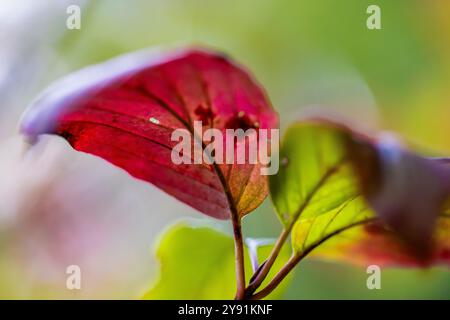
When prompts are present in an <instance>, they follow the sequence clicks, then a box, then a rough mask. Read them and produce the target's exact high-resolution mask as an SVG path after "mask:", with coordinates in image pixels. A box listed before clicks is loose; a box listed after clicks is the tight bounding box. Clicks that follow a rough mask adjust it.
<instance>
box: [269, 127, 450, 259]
mask: <svg viewBox="0 0 450 320" xmlns="http://www.w3.org/2000/svg"><path fill="white" fill-rule="evenodd" d="M280 157H281V163H282V166H281V167H280V171H279V174H278V175H276V176H271V177H270V192H271V196H272V199H273V202H274V204H275V207H276V209H277V213H278V216H279V217H280V220H281V221H282V223H283V224H284V225H285V228H288V229H289V228H292V233H291V240H292V247H293V251H294V255H295V256H296V257H298V259H301V258H303V257H304V256H306V255H308V254H312V255H315V256H318V257H321V258H327V259H335V260H336V259H339V260H345V261H349V262H353V263H363V264H366V263H367V262H371V263H377V264H380V265H418V264H420V265H424V264H432V263H450V257H449V255H448V252H449V249H450V224H449V222H448V215H446V214H445V209H444V210H442V208H443V207H442V206H443V202H444V201H445V200H446V199H448V198H449V194H450V192H449V191H450V190H449V185H450V184H449V181H450V178H449V177H450V176H449V168H448V167H446V166H445V165H442V164H440V163H438V162H437V161H432V160H429V159H425V158H422V157H419V156H416V155H414V154H412V153H410V152H408V151H406V150H403V149H402V148H400V147H398V146H397V145H393V144H392V143H390V144H386V143H384V144H383V143H381V142H378V141H377V142H375V140H371V139H369V138H367V137H365V136H363V135H361V134H357V133H355V132H353V131H351V130H350V129H348V128H346V127H344V126H340V125H337V124H334V123H328V122H326V121H309V122H302V123H296V124H294V125H293V126H291V127H290V128H289V129H288V131H287V133H286V135H285V138H284V140H283V142H282V145H281V150H280ZM438 215H441V217H440V218H437V216H438ZM428 228H430V234H431V235H430V246H429V248H428V246H425V245H424V244H425V243H427V241H428V238H427V237H428ZM431 244H432V245H431ZM425 248H426V249H427V250H429V251H427V252H426V255H422V254H423V253H424V251H423V250H422V249H425Z"/></svg>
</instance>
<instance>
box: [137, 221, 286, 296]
mask: <svg viewBox="0 0 450 320" xmlns="http://www.w3.org/2000/svg"><path fill="white" fill-rule="evenodd" d="M271 249H272V246H269V245H264V246H260V247H259V248H258V250H257V253H258V255H260V256H261V257H263V259H265V257H267V256H268V255H269V253H270V251H271ZM244 253H245V256H244V259H245V267H246V277H247V279H250V277H251V275H252V272H251V270H252V269H251V264H250V260H249V255H248V249H247V247H246V248H245V252H244ZM157 256H158V258H159V261H160V264H161V271H160V276H159V279H158V280H157V282H156V284H155V285H154V286H153V287H152V289H151V290H150V291H149V292H147V293H146V294H145V295H144V299H188V300H189V299H233V298H234V295H235V293H236V278H235V271H234V270H235V266H234V245H233V239H232V238H231V237H230V236H228V235H226V234H224V233H220V232H218V231H215V230H214V229H211V228H205V227H200V226H193V225H189V224H187V223H178V224H177V225H175V226H173V227H171V228H170V229H169V230H167V232H166V233H164V235H163V238H162V239H161V241H160V243H159V245H158V249H157ZM263 259H259V262H262V261H263ZM288 259H289V250H287V247H285V248H284V249H283V250H282V251H281V252H280V255H279V257H278V260H277V262H276V263H275V265H274V269H273V271H272V272H270V273H269V275H268V278H267V279H266V280H265V281H264V282H263V284H262V285H263V286H265V285H266V284H267V283H268V281H269V280H270V279H271V278H272V277H273V276H274V275H275V273H276V270H278V269H280V268H281V267H282V266H283V264H284V263H286V261H287V260H288ZM288 281H289V278H288V279H287V280H285V281H284V282H283V285H281V286H280V287H278V288H277V290H275V291H274V292H273V293H272V294H270V295H269V296H268V299H277V298H280V296H281V293H282V292H283V291H285V289H286V285H287V283H288Z"/></svg>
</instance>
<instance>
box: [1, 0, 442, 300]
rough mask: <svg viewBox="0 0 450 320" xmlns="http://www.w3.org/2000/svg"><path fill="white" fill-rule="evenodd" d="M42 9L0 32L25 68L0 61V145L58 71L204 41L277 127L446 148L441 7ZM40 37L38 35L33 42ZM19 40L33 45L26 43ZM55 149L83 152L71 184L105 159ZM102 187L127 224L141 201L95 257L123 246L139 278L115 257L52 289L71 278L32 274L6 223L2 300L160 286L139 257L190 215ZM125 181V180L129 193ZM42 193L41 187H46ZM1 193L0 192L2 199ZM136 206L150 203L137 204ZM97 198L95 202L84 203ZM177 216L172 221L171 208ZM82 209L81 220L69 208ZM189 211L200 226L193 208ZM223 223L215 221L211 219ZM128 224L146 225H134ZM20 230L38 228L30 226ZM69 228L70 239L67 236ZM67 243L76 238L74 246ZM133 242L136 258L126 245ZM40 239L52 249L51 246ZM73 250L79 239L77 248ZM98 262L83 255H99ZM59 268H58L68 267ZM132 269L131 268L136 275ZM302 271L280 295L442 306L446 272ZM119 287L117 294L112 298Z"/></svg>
mask: <svg viewBox="0 0 450 320" xmlns="http://www.w3.org/2000/svg"><path fill="white" fill-rule="evenodd" d="M0 2H1V3H2V4H1V5H3V3H5V4H6V3H7V2H8V3H9V7H8V8H9V9H8V10H10V11H6V14H7V15H12V14H16V13H17V11H16V10H24V9H23V8H28V9H30V8H34V5H33V4H32V2H33V1H24V3H25V5H24V6H25V7H21V8H19V7H18V6H19V5H18V3H20V2H21V1H17V0H16V1H8V0H1V1H0ZM43 2H45V1H42V3H43ZM39 3H41V1H39ZM72 3H78V4H80V5H81V6H82V20H81V21H82V22H81V23H82V24H81V30H67V28H66V27H65V19H66V18H67V14H66V12H65V9H66V7H67V6H68V5H69V4H72ZM370 4H377V5H379V6H380V8H381V25H382V29H381V30H368V29H367V27H366V19H367V17H368V14H367V13H366V9H367V7H368V6H369V5H370ZM27 6H28V7H27ZM45 8H46V9H45V10H39V9H37V8H34V9H30V10H35V11H32V14H31V15H29V16H28V20H27V19H25V18H21V19H22V20H18V21H20V23H21V24H22V29H23V32H22V33H20V34H18V35H17V34H14V32H16V33H17V30H18V29H16V28H13V27H11V26H13V24H11V25H8V24H7V23H5V22H3V25H1V24H0V25H1V26H2V29H3V30H1V31H0V32H1V35H2V36H3V37H4V39H6V40H7V39H9V38H8V37H10V38H11V39H16V40H17V39H18V40H19V41H21V46H18V48H19V49H18V50H20V54H21V55H20V57H22V58H21V59H22V60H18V61H16V60H8V59H7V58H5V57H8V56H7V55H6V54H3V55H0V59H3V60H0V65H4V68H3V69H5V68H6V67H8V68H10V67H11V66H12V65H13V63H16V64H17V65H22V66H23V65H24V63H26V65H27V67H26V68H25V70H22V69H20V68H18V69H13V70H15V71H13V72H9V73H5V74H6V75H7V76H5V78H4V79H6V80H5V81H4V82H3V87H0V90H2V91H0V93H1V94H2V96H3V98H4V99H6V97H7V98H8V99H7V100H6V101H7V103H6V102H5V103H4V105H3V106H2V107H1V111H0V117H1V118H2V124H4V125H3V127H2V129H1V130H0V133H1V135H0V139H2V140H3V141H9V140H10V139H13V138H11V137H13V136H14V135H15V134H16V133H15V130H16V127H15V125H16V123H17V121H18V119H19V116H20V113H21V112H22V111H23V109H24V107H25V105H26V104H27V103H29V101H30V100H31V98H32V97H33V96H34V95H36V94H37V93H38V92H39V91H40V90H41V89H42V88H44V87H45V86H46V85H47V84H48V83H50V82H51V81H52V80H54V79H56V78H58V77H59V76H61V75H63V74H66V73H68V72H70V71H72V70H76V69H79V68H81V67H83V66H86V65H89V64H92V63H97V62H100V61H103V60H105V59H108V58H110V57H113V56H115V55H118V54H121V53H125V52H129V51H133V50H137V49H141V48H145V47H152V46H159V47H169V48H170V47H179V46H191V45H196V46H198V45H200V46H206V47H212V48H215V49H218V50H220V51H224V52H226V53H227V54H229V55H230V56H232V57H233V58H234V59H236V60H237V61H239V62H240V63H242V64H243V65H245V66H247V67H248V68H249V70H251V71H252V73H253V74H254V75H255V76H256V77H257V79H258V80H259V81H260V82H261V83H262V84H263V86H264V87H265V89H266V90H267V92H268V94H269V96H270V98H271V100H272V102H273V105H274V106H275V108H276V109H277V110H278V112H279V114H280V119H281V129H282V130H283V129H285V128H286V127H287V126H288V125H289V122H290V121H293V120H294V119H296V118H300V117H301V116H302V115H304V114H307V113H309V112H317V110H320V111H321V112H325V113H327V114H331V115H335V116H337V117H340V118H343V119H345V120H347V121H351V122H352V123H354V124H355V125H356V126H358V127H362V128H364V129H366V130H392V131H395V132H397V133H398V134H399V135H400V136H401V137H402V138H403V139H404V140H405V141H406V143H408V144H410V145H411V146H412V147H413V148H415V149H417V150H420V151H422V152H424V153H427V154H433V155H444V154H447V155H448V154H449V152H450V126H449V124H448V121H449V119H450V105H449V100H450V90H449V87H450V19H448V13H449V12H450V2H449V1H446V0H441V1H439V0H434V1H424V0H396V1H392V0H385V1H380V0H371V1H365V0H340V1H336V0H297V1H287V0H284V1H283V0H227V1H219V0H150V1H144V0H129V1H115V0H95V1H56V0H54V1H47V4H46V7H45ZM28 9H27V10H28ZM0 14H1V10H0ZM3 14H5V12H3ZM23 19H25V20H23ZM7 28H10V29H7ZM36 34H37V35H38V36H36V37H33V38H32V40H30V39H29V37H31V35H36ZM20 37H23V38H22V39H21V38H20ZM33 41H34V42H33ZM23 43H28V44H29V45H28V46H23ZM13 49H14V48H13ZM13 49H11V50H13ZM0 50H2V49H0ZM3 50H5V49H3ZM1 52H2V51H0V53H1ZM15 56H17V53H16V54H15ZM11 61H13V62H11ZM5 66H6V67H5ZM31 66H33V68H31ZM6 69H7V68H6ZM1 70H2V68H0V71H1ZM21 70H22V71H21ZM1 75H2V73H1V72H0V76H1ZM0 80H2V79H1V78H0ZM5 83H6V85H5ZM0 84H2V82H0ZM5 88H7V89H5ZM6 143H7V142H3V151H4V152H3V155H5V154H6V153H8V154H9V152H6V151H5V150H10V149H9V147H6V146H5V145H7V146H10V145H11V144H6ZM8 143H9V142H8ZM48 144H50V146H47V148H50V147H51V146H52V145H53V144H56V142H48ZM0 147H1V145H0ZM55 148H56V147H55ZM58 148H60V149H61V150H62V151H61V150H60V152H61V153H63V154H70V156H66V157H65V158H64V156H60V155H58V157H59V158H58V157H57V159H62V158H64V159H66V161H74V160H73V158H74V157H79V159H78V160H79V162H80V163H81V165H78V166H76V167H75V169H74V168H73V167H71V169H67V168H66V169H61V170H62V173H60V176H59V177H60V178H58V179H56V180H57V181H60V180H61V179H66V178H67V175H69V174H72V175H79V174H80V173H81V172H85V171H89V170H90V171H89V172H90V173H91V174H92V172H94V170H95V169H92V166H93V165H92V163H91V162H89V161H95V163H94V168H100V167H103V166H105V164H104V163H102V162H101V161H99V160H90V159H88V158H89V157H86V156H78V155H75V153H71V151H70V150H69V148H67V147H65V146H58ZM47 150H48V149H47ZM1 155H2V153H0V156H1ZM67 158H70V160H67ZM56 162H57V163H60V162H61V161H56ZM5 163H7V164H9V165H15V161H10V162H5V161H3V162H0V166H1V165H5ZM11 163H12V164H11ZM5 166H6V165H5ZM108 170H109V169H108ZM7 171H8V172H9V171H10V167H8V168H7V169H4V170H3V171H2V172H4V174H8V172H7ZM68 172H69V173H68ZM9 174H10V173H9ZM111 175H115V178H113V179H112V180H107V181H106V182H105V180H102V179H107V178H105V177H107V176H108V177H109V176H111ZM61 176H62V178H61ZM85 176H87V174H86V173H85ZM24 179H25V180H26V178H24ZM108 179H110V178H108ZM97 180H99V181H97V182H96V183H97V184H96V185H97V186H100V185H105V184H107V183H111V186H109V187H108V188H109V189H111V190H112V191H111V192H110V193H105V192H104V193H102V194H101V196H103V197H106V198H107V200H105V201H107V202H109V203H110V205H111V206H114V208H115V209H114V210H115V211H114V212H115V215H114V216H119V217H120V216H121V215H127V216H129V215H130V214H131V213H130V211H133V207H129V206H128V205H129V204H136V203H139V205H136V211H139V214H136V215H134V216H133V218H132V222H130V221H128V222H130V223H129V224H127V226H128V227H127V230H122V229H120V227H117V226H116V227H114V228H113V227H112V230H113V231H109V232H108V235H109V237H112V238H114V239H115V240H114V241H115V242H113V243H115V244H117V243H121V246H122V247H121V248H117V246H116V245H114V246H113V245H112V244H111V243H108V244H104V245H103V246H100V249H98V250H100V251H101V250H103V251H105V250H106V251H107V252H110V255H115V254H116V252H117V250H122V251H126V252H127V250H131V251H132V254H133V258H132V259H131V260H130V261H131V262H130V263H129V265H127V266H126V267H127V268H128V269H126V270H129V272H128V273H134V275H133V276H132V275H129V274H126V275H124V273H127V272H124V269H123V268H124V267H123V265H122V264H120V263H119V262H117V261H115V260H114V259H112V258H111V259H112V260H108V261H110V262H111V263H112V264H116V266H117V270H116V269H112V270H110V271H109V272H110V276H108V277H103V278H101V279H100V280H99V278H98V277H96V274H95V273H94V274H93V275H92V277H91V280H90V281H92V283H93V284H92V285H91V287H90V288H89V290H87V291H85V293H81V294H78V295H77V294H72V293H67V292H66V290H64V289H61V288H60V287H61V283H60V280H61V279H62V278H63V277H64V276H65V274H64V270H62V271H55V272H56V273H58V272H59V273H58V276H55V277H53V276H43V275H42V273H39V272H38V273H36V272H30V271H29V270H28V269H29V267H30V265H31V266H32V265H33V264H34V263H35V260H32V261H30V260H27V258H23V257H20V258H18V257H17V256H16V254H15V252H17V250H18V249H16V248H15V246H17V243H18V241H19V240H17V234H16V233H17V232H18V231H17V230H21V228H23V226H22V225H21V223H23V219H22V218H20V219H16V218H14V219H13V220H14V223H10V224H9V225H8V226H7V227H4V228H3V229H4V232H3V233H2V234H1V235H0V240H1V241H0V242H1V243H2V245H0V248H1V247H4V248H5V249H4V250H0V251H2V253H0V272H1V275H0V297H3V298H8V297H12V298H17V297H28V298H33V297H46V298H54V297H69V298H73V297H75V298H76V297H88V298H91V297H94V298H99V297H106V298H110V297H113V298H133V297H135V296H136V295H137V293H138V292H139V290H141V289H143V287H145V284H147V283H149V281H151V280H150V279H152V278H154V277H155V270H156V269H157V267H156V266H155V262H154V259H153V258H148V257H147V256H145V258H144V257H143V255H149V256H150V250H148V248H150V247H151V246H152V243H153V242H154V239H155V236H156V235H157V234H158V233H159V231H160V229H161V227H164V226H166V225H167V224H169V223H171V222H173V221H174V220H175V219H176V218H178V217H181V216H183V215H184V214H183V212H180V211H189V210H188V209H185V207H184V206H182V205H180V206H178V205H177V206H176V207H175V208H172V207H170V206H171V204H169V201H172V200H171V198H169V197H167V198H163V200H164V201H166V202H167V203H165V202H160V203H158V206H157V207H158V209H155V206H154V202H152V201H150V200H148V197H150V196H149V194H150V193H151V194H152V196H153V194H154V197H159V198H160V197H161V196H160V195H159V194H158V191H157V190H153V189H152V190H150V189H147V188H146V187H144V183H141V182H136V181H133V182H128V180H131V179H130V178H129V177H126V176H125V175H123V174H122V173H116V172H115V171H114V170H113V168H111V170H109V171H105V173H104V174H103V176H100V178H97ZM124 181H127V182H126V184H125V182H124ZM54 183H56V184H57V183H58V182H54ZM38 185H39V186H40V187H42V185H41V184H38ZM82 185H83V187H81V188H79V190H78V191H77V192H76V193H75V195H76V196H78V197H86V195H87V194H89V193H90V192H92V188H91V189H90V187H89V186H87V185H86V184H82ZM124 185H126V186H128V185H132V186H131V187H130V188H131V191H127V192H128V193H130V194H131V193H133V192H135V193H133V195H131V196H127V198H126V200H123V201H124V203H122V204H121V205H117V203H115V201H118V200H115V197H114V195H117V194H123V192H125V191H123V189H124V188H127V187H126V186H124ZM7 189H9V187H8V188H7ZM138 189H139V191H138ZM141 189H145V190H144V191H141ZM1 190H2V189H1V188H0V192H1ZM36 190H39V187H36V189H34V190H33V191H32V192H31V193H35V192H37V191H36ZM129 190H130V189H129ZM17 192H18V193H19V194H20V197H19V199H20V200H18V201H25V202H28V200H27V198H24V195H23V193H22V192H21V190H20V188H18V191H17ZM136 193H137V194H139V196H136ZM0 197H2V199H3V198H4V197H6V195H5V194H4V193H3V194H2V193H0ZM129 197H132V199H131V200H130V198H129ZM144 198H147V200H143V199H144ZM150 198H151V197H150ZM95 201H96V200H95V199H92V201H91V202H92V203H95ZM161 201H162V200H161ZM111 202H112V204H111ZM14 208H15V207H14ZM20 208H22V207H20ZM25 208H26V209H23V208H22V209H20V210H19V209H14V210H12V209H11V208H10V207H8V208H7V209H5V208H2V207H0V210H3V211H4V212H6V211H8V210H9V211H8V212H13V213H11V214H10V215H14V216H17V215H19V216H20V215H21V214H23V211H24V210H28V211H29V210H31V211H32V210H33V208H35V206H31V208H29V207H25ZM51 208H52V209H51V210H52V212H53V214H56V213H55V212H57V210H58V207H56V209H55V207H51ZM166 208H170V210H172V211H171V212H172V213H171V214H168V213H166V212H165V210H166ZM5 210H6V211H5ZM55 210H56V211H55ZM89 210H91V211H95V210H100V211H102V212H104V214H103V215H102V218H99V219H100V223H99V225H102V224H103V223H104V221H107V222H108V223H111V221H112V219H113V218H111V217H110V216H108V212H110V211H109V210H112V209H110V208H109V207H101V208H100V209H99V208H97V207H95V206H94V209H92V206H91V207H86V208H85V210H84V212H85V213H86V212H88V211H89ZM167 210H169V209H167ZM170 210H169V211H170ZM156 211H157V212H156ZM174 211H178V212H175V213H173V212H174ZM77 214H82V213H81V212H78V211H77ZM187 215H189V216H194V217H197V218H199V217H200V215H198V214H196V213H194V212H192V211H189V212H188V214H187ZM161 216H164V218H161ZM89 219H90V218H89ZM130 219H131V218H130ZM158 219H160V220H158ZM8 221H9V220H8ZM49 221H50V222H49V225H50V226H52V225H53V224H54V223H55V222H54V219H49ZM87 221H88V220H87ZM1 222H2V220H1V219H0V223H1ZM61 223H64V222H61ZM217 224H222V225H223V223H219V222H217ZM11 225H12V227H11ZM111 225H112V223H111ZM136 225H140V226H142V227H141V228H140V229H139V228H138V229H136V228H135V227H136ZM144 226H151V227H149V229H148V233H149V234H146V232H147V231H146V229H145V228H144ZM27 228H33V226H31V227H30V225H29V224H27ZM122 228H123V227H122ZM44 229H45V228H44ZM49 229H50V227H49ZM27 230H28V229H27ZM45 230H47V229H45ZM64 230H65V229H64ZM68 230H69V232H70V228H69V229H68ZM83 230H84V229H83ZM279 230H280V225H279V223H278V221H277V219H276V217H275V215H274V213H273V209H272V207H271V204H270V202H268V201H266V202H265V203H264V205H263V206H262V207H261V208H259V209H257V210H256V212H254V213H253V214H251V215H249V216H248V217H247V218H245V221H244V233H245V234H247V235H249V236H264V237H267V236H276V235H277V233H278V232H279ZM85 232H87V233H88V236H92V233H94V234H96V233H97V232H99V231H98V230H97V229H95V228H92V229H88V230H87V231H85ZM117 232H118V233H120V235H117ZM150 233H151V235H150ZM129 234H133V236H132V237H133V239H134V240H133V241H131V240H127V241H128V242H126V243H125V244H123V243H122V242H120V239H124V238H126V237H127V236H128V235H129ZM32 235H33V233H29V232H28V231H27V232H26V233H25V236H24V235H23V234H22V236H21V237H25V238H28V241H30V239H29V237H30V236H31V237H32ZM2 239H3V240H2ZM20 239H22V238H20ZM108 239H109V238H108ZM118 239H119V240H118ZM46 241H47V240H46ZM48 241H50V243H53V242H52V241H57V242H58V241H59V242H61V241H67V239H66V238H65V237H64V236H62V237H58V239H57V240H53V239H51V240H48ZM70 241H75V240H74V238H71V240H70ZM137 243H138V245H137V247H138V248H140V249H139V250H138V249H136V247H133V246H134V245H135V244H137ZM44 244H45V245H48V242H44ZM76 245H77V244H76V241H75V244H74V246H76ZM127 246H128V247H127ZM43 247H45V246H44V245H43ZM43 247H41V249H42V248H43ZM131 247H133V249H130V248H131ZM27 248H28V246H27ZM63 248H66V247H65V246H63ZM27 250H28V249H27ZM30 250H31V249H30ZM42 250H43V249H42ZM108 250H109V251H108ZM31 251H33V250H31ZM8 252H10V253H8ZM11 252H13V253H11ZM24 252H28V251H26V250H25V251H24ZM97 254H98V253H97V252H93V253H91V255H93V257H95V256H96V255H97ZM102 254H106V253H102ZM127 254H130V253H129V252H128V253H127ZM56 255H57V254H56ZM81 255H82V254H81ZM25 256H26V254H25ZM120 257H121V258H123V257H127V256H126V255H124V256H120ZM90 259H91V260H89V261H91V262H90V264H89V265H90V266H92V265H95V263H96V261H95V260H96V259H95V258H92V257H91V258H90ZM123 259H125V258H123ZM41 260H42V259H41ZM41 260H39V261H41ZM54 260H55V258H52V262H51V263H52V265H54V264H55V261H54ZM56 260H58V259H57V258H56ZM68 260H70V259H68ZM97 260H98V259H97ZM44 261H45V259H44ZM63 261H64V263H65V261H66V260H64V259H63ZM39 263H42V262H39ZM46 263H48V262H43V265H44V266H45V268H46V267H47V264H46ZM97 263H99V261H97ZM121 263H122V262H121ZM24 265H26V267H24ZM56 265H57V264H56ZM62 265H63V264H62ZM137 265H139V267H138V268H139V271H136V270H135V269H133V268H135V267H136V266H137ZM119 266H120V267H119ZM100 269H102V268H101V267H100ZM46 270H47V269H46ZM55 270H56V269H55ZM133 270H134V271H133ZM296 271H297V272H296V274H295V276H294V279H293V281H292V283H291V285H290V286H289V288H288V290H287V292H286V293H285V295H284V298H286V299H311V298H327V299H335V298H343V299H347V298H357V299H373V298H375V299H379V298H388V299H416V298H426V299H431V298H433V299H436V298H437V299H448V298H450V272H449V271H448V269H446V268H433V269H430V270H413V269H411V270H400V269H386V270H383V272H382V282H381V283H382V289H381V290H368V289H367V288H366V279H367V274H366V270H365V268H362V267H351V266H346V265H338V264H334V263H327V262H319V261H305V262H303V263H302V264H300V266H299V267H298V268H297V270H296ZM119 274H120V276H118V275H119ZM118 279H119V280H118ZM95 281H97V282H95ZM114 290H118V291H120V293H112V291H114ZM86 292H87V293H86ZM134 292H136V293H134Z"/></svg>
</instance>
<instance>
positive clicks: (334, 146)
mask: <svg viewBox="0 0 450 320" xmlns="http://www.w3.org/2000/svg"><path fill="white" fill-rule="evenodd" d="M343 142H344V132H339V131H335V130H330V128H328V127H325V126H318V125H317V124H315V123H309V122H305V123H302V124H295V125H293V126H291V127H290V128H289V129H288V131H287V133H286V135H285V138H284V140H283V143H282V147H281V150H280V159H281V167H280V170H279V172H278V174H277V175H274V176H270V194H271V197H272V201H273V203H274V205H275V207H276V209H277V213H278V216H279V218H280V220H281V222H282V223H283V224H284V225H289V224H290V223H292V222H293V221H295V220H297V218H298V215H299V214H300V213H301V215H302V218H306V217H311V216H317V215H319V214H322V213H326V212H329V211H330V210H332V209H334V208H337V207H338V206H340V205H341V204H342V203H344V202H345V201H347V200H349V199H351V198H352V197H354V195H355V193H356V192H357V190H356V183H355V179H354V176H353V174H352V169H351V166H350V164H349V163H348V162H345V157H346V153H345V148H344V145H343ZM300 211H301V212H300Z"/></svg>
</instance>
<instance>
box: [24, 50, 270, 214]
mask: <svg viewBox="0 0 450 320" xmlns="http://www.w3.org/2000/svg"><path fill="white" fill-rule="evenodd" d="M195 121H202V125H203V127H202V126H201V125H200V129H201V130H202V131H205V130H206V129H209V128H215V129H219V130H220V131H221V132H224V131H225V129H244V130H246V129H248V128H255V129H256V128H261V129H269V128H276V126H277V115H276V113H275V111H274V110H273V109H272V107H271V105H270V102H269V101H268V98H267V97H266V95H265V93H264V92H263V89H262V88H261V87H260V86H259V85H258V84H257V83H256V81H255V80H253V78H252V77H251V76H250V75H249V74H248V73H247V72H246V71H245V70H244V69H243V68H242V67H240V66H238V65H236V64H234V63H233V62H231V61H230V60H228V59H227V58H226V57H224V56H223V55H220V54H216V53H210V52H206V51H200V50H191V51H183V52H178V53H175V54H171V55H167V54H165V55H161V54H159V55H156V57H155V55H149V54H148V52H138V53H134V54H129V55H125V56H122V57H119V58H116V59H113V60H111V61H108V62H105V63H102V64H99V65H95V66H91V67H88V68H86V69H83V70H81V71H78V72H76V73H74V74H72V75H70V76H68V77H67V78H65V79H62V80H60V81H59V82H57V83H56V84H54V85H53V86H51V87H49V89H48V90H46V91H45V92H44V93H43V94H42V95H41V96H40V97H39V98H38V99H37V100H36V101H35V102H34V103H33V104H32V105H31V106H30V108H29V109H28V111H27V112H26V114H25V115H24V117H23V119H22V123H21V131H22V132H23V133H24V134H25V135H27V136H29V137H31V138H36V137H37V136H39V135H41V134H45V133H50V134H57V135H60V136H62V137H63V138H65V139H66V140H67V141H68V142H69V143H70V144H71V145H72V146H73V148H75V149H76V150H79V151H83V152H87V153H91V154H94V155H97V156H100V157H102V158H104V159H106V160H108V161H109V162H111V163H113V164H115V165H116V166H118V167H120V168H123V169H124V170H126V171H127V172H128V173H130V174H131V175H132V176H134V177H136V178H139V179H142V180H145V181H148V182H151V183H153V184H155V185H156V186H157V187H159V188H161V189H162V190H164V191H166V192H167V193H169V194H170V195H172V196H174V197H176V198H177V199H179V200H181V201H183V202H184V203H186V204H188V205H190V206H192V207H194V208H195V209H197V210H199V211H201V212H203V213H205V214H207V215H210V216H213V217H216V218H220V219H226V218H228V217H229V215H230V210H233V211H236V212H237V214H239V215H244V214H246V213H248V212H250V211H252V210H253V209H254V208H256V207H257V206H258V205H259V204H260V203H261V202H262V201H263V200H264V198H265V197H266V195H267V179H266V177H265V176H262V175H261V174H260V170H258V169H259V166H260V164H259V163H257V164H250V163H249V161H247V162H246V163H244V164H229V165H218V164H217V165H216V164H206V163H205V162H204V161H203V163H202V164H175V163H174V162H173V161H172V159H171V153H172V150H173V147H174V146H175V145H177V144H178V143H179V141H171V135H172V132H173V131H174V130H175V129H185V130H187V132H188V136H190V137H191V141H192V145H194V142H195V141H198V140H199V139H200V138H201V137H199V136H200V135H201V133H199V132H198V130H195ZM194 132H195V138H194ZM198 144H199V145H200V149H201V148H202V144H201V143H200V142H198ZM205 145H206V143H205V144H203V147H204V146H205ZM235 147H236V146H235ZM223 148H224V149H225V148H226V147H223ZM183 156H186V157H191V158H193V157H194V150H192V153H191V155H190V156H188V155H185V154H183ZM234 209H235V210H234Z"/></svg>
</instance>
